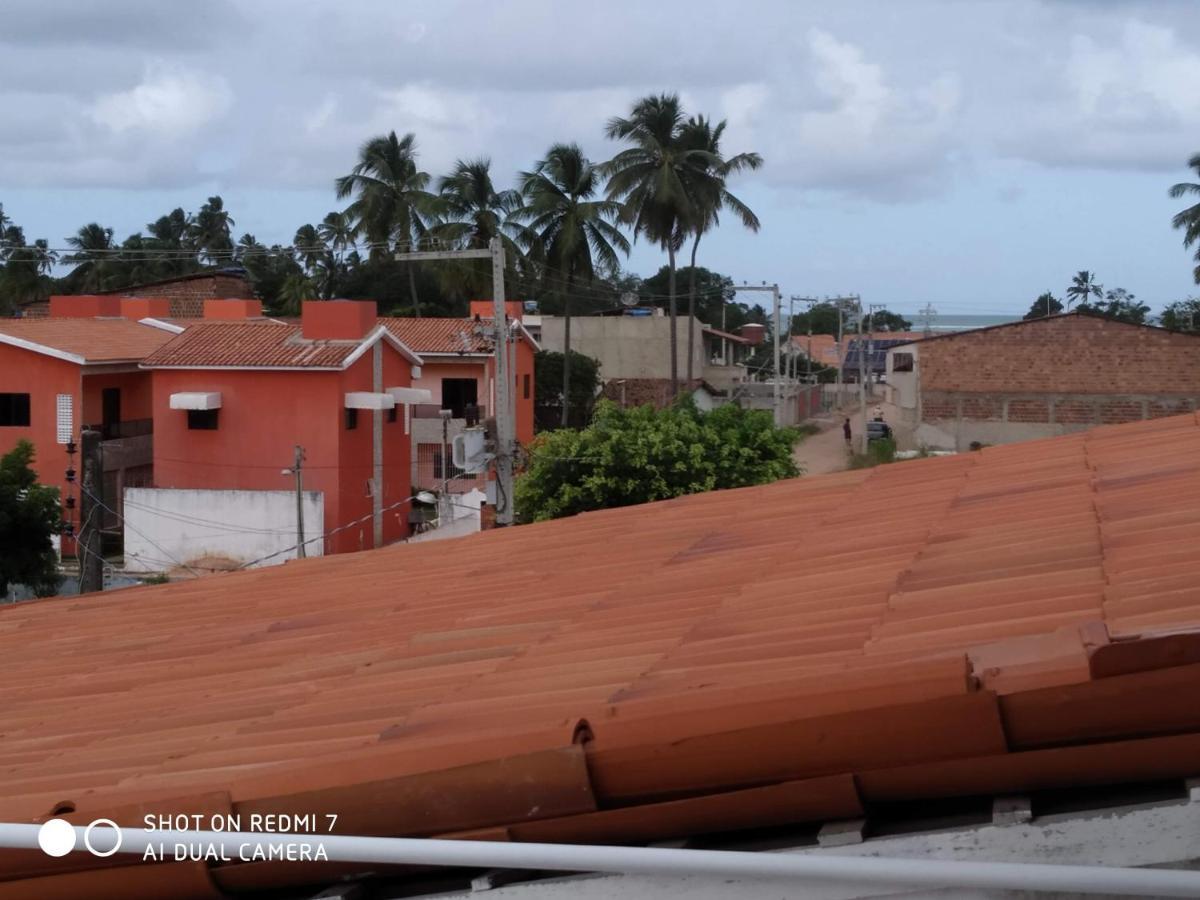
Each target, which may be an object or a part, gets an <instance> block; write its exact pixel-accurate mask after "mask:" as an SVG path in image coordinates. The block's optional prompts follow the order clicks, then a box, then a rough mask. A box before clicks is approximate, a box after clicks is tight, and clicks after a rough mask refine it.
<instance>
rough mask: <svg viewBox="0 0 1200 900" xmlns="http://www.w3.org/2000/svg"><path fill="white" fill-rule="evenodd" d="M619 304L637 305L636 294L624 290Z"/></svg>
mask: <svg viewBox="0 0 1200 900" xmlns="http://www.w3.org/2000/svg"><path fill="white" fill-rule="evenodd" d="M621 305H622V306H637V305H638V295H637V294H635V293H634V292H633V291H626V292H625V293H623V294H622V295H621Z"/></svg>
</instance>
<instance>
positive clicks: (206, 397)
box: [171, 391, 221, 409]
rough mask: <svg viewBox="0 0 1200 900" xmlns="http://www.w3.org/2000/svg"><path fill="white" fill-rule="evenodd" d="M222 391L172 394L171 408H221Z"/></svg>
mask: <svg viewBox="0 0 1200 900" xmlns="http://www.w3.org/2000/svg"><path fill="white" fill-rule="evenodd" d="M220 408H221V392H220V391H207V392H205V391H191V392H183V393H179V394H172V395H171V409H220Z"/></svg>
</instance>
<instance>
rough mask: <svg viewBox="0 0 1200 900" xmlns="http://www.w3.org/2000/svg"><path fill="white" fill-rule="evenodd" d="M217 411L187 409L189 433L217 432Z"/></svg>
mask: <svg viewBox="0 0 1200 900" xmlns="http://www.w3.org/2000/svg"><path fill="white" fill-rule="evenodd" d="M219 412H220V410H219V409H189V410H188V411H187V416H188V430H189V431H216V430H217V413H219Z"/></svg>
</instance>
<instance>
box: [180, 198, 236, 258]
mask: <svg viewBox="0 0 1200 900" xmlns="http://www.w3.org/2000/svg"><path fill="white" fill-rule="evenodd" d="M236 224H237V223H236V222H234V221H233V218H232V217H231V216H230V215H229V211H228V210H227V209H225V201H223V200H222V199H221V198H220V197H209V198H208V202H207V203H205V204H204V205H203V206H201V207H200V212H198V213H197V214H196V218H195V220H194V221H193V222H192V226H191V229H190V231H191V238H192V243H193V245H194V246H195V248H196V249H197V250H198V251H200V252H201V253H202V254H203V255H204V257H205V259H207V260H208V261H209V262H211V263H216V262H219V261H220V260H221V259H222V258H223V259H226V260H228V259H231V258H232V256H233V237H232V235H231V234H230V229H231V228H232V227H233V226H234V225H236Z"/></svg>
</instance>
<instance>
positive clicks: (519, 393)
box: [513, 341, 537, 445]
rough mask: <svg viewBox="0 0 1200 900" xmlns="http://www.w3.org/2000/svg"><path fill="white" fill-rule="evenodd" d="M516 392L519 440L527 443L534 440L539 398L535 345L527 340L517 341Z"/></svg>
mask: <svg viewBox="0 0 1200 900" xmlns="http://www.w3.org/2000/svg"><path fill="white" fill-rule="evenodd" d="M515 357H516V358H515V365H514V366H513V369H514V371H515V372H516V382H515V383H516V389H517V390H516V393H515V394H514V395H513V396H515V397H516V398H517V403H516V407H517V441H518V442H519V443H520V444H522V445H527V444H529V443H530V442H531V441H532V440H533V405H534V403H535V402H536V400H537V396H536V395H537V390H536V387H535V385H534V378H533V347H531V346H530V345H529V344H528V343H527V342H526V341H517V344H516V352H515ZM526 378H528V379H529V396H528V397H526V396H525V379H526Z"/></svg>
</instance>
